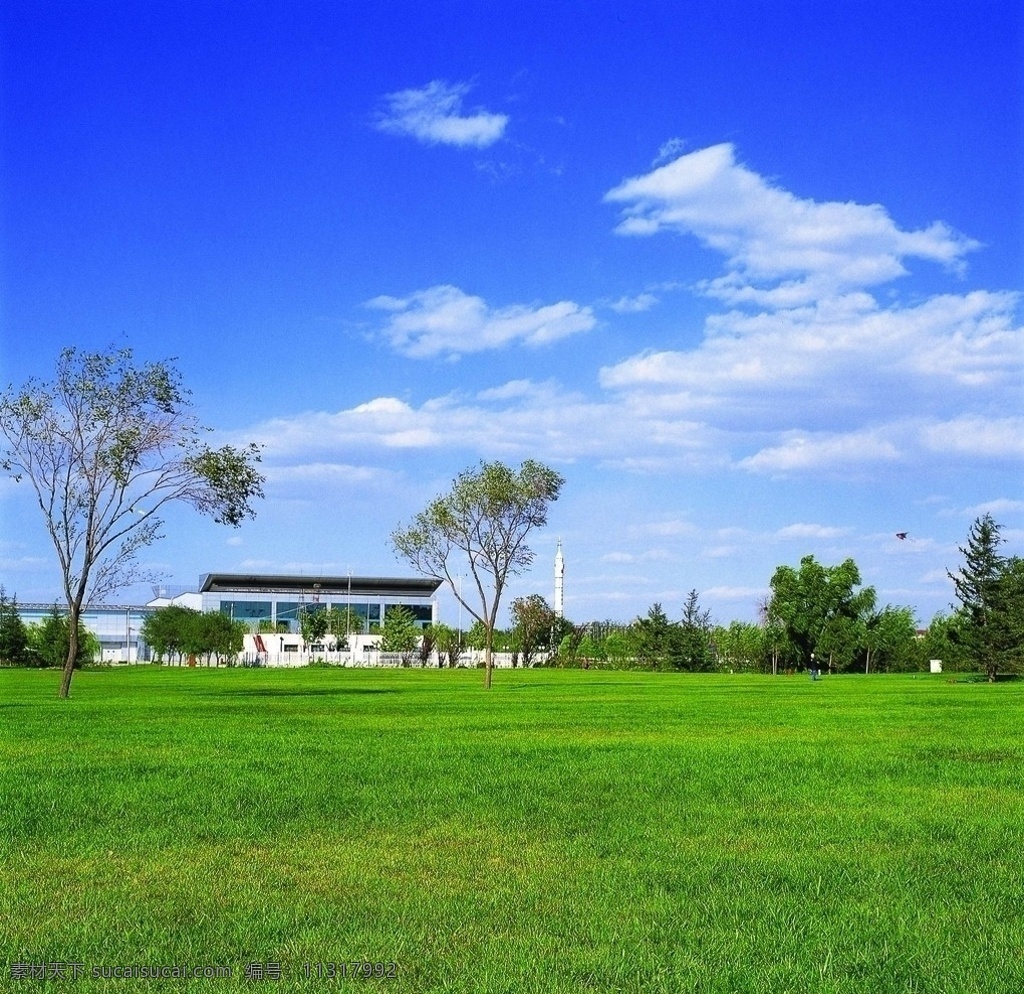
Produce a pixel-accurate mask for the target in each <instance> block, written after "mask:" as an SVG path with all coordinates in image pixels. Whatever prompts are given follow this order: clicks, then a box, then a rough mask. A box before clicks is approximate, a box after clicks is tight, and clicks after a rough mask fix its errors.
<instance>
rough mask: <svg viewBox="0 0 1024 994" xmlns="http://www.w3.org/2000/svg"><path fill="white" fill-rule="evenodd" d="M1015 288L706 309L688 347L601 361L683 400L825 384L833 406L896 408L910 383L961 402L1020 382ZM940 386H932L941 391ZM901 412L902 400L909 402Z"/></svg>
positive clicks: (1023, 348) (1022, 334) (912, 388)
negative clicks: (889, 303)
mask: <svg viewBox="0 0 1024 994" xmlns="http://www.w3.org/2000/svg"><path fill="white" fill-rule="evenodd" d="M1017 304H1018V297H1017V295H1016V294H1012V293H989V292H985V291H974V292H972V293H968V294H966V295H963V296H956V295H949V294H944V295H941V296H937V297H933V298H931V299H930V300H927V301H925V302H924V303H921V304H917V305H916V306H912V307H898V306H894V307H890V308H881V307H879V306H878V305H877V304H876V302H875V301H874V300H873V298H871V297H870V296H869V295H868V294H864V293H857V294H847V295H845V296H842V297H831V298H826V299H823V300H821V301H817V302H815V303H814V304H811V305H807V306H802V307H797V308H791V309H788V310H777V311H766V312H761V313H757V314H748V313H743V312H740V311H729V312H727V313H723V314H714V315H711V316H710V317H709V318H708V319H707V322H706V325H705V337H704V339H703V341H702V342H701V343H700V345H698V347H697V348H695V349H692V350H690V351H686V352H683V351H660V352H643V353H640V354H639V355H635V356H632V357H631V358H629V359H626V360H624V361H622V362H620V363H618V364H617V365H614V366H609V367H605V368H603V369H602V370H601V372H600V377H601V382H602V384H603V385H604V386H606V387H609V388H613V389H625V390H630V389H635V388H638V387H642V388H644V389H645V390H650V389H657V390H659V391H661V392H663V393H664V392H668V393H671V394H672V395H673V396H674V398H675V400H676V403H677V405H678V407H679V408H680V409H686V408H688V407H689V408H694V409H698V408H706V407H708V406H711V405H723V406H728V407H730V408H735V407H736V406H737V404H738V403H741V402H748V403H749V402H751V401H754V402H755V403H757V404H758V406H763V404H762V403H761V402H763V401H765V400H766V399H770V400H771V402H772V404H773V405H774V406H775V407H776V408H778V403H777V400H778V398H779V396H780V395H782V394H788V395H790V396H792V397H797V396H808V395H810V396H813V397H814V398H816V399H818V398H821V396H822V394H823V393H826V392H827V393H828V395H829V396H828V407H829V409H831V410H835V409H837V408H839V409H841V408H847V407H853V408H857V407H865V406H870V407H871V408H872V410H877V408H878V405H879V404H881V405H882V406H883V407H885V406H889V407H891V408H898V409H901V410H903V409H904V408H905V407H906V405H907V402H908V401H909V400H911V399H913V398H914V396H915V394H918V393H924V394H926V395H928V396H941V397H943V398H944V399H945V401H946V403H947V404H948V403H956V404H958V405H959V404H960V403H961V402H962V401H963V400H964V399H965V398H967V397H974V396H983V395H984V391H993V390H998V391H1001V392H1003V393H1004V394H1005V395H1007V396H1008V397H1009V396H1010V395H1012V394H1013V393H1015V392H1019V384H1020V382H1021V380H1022V378H1024V328H1022V327H1021V326H1019V325H1018V324H1016V323H1015V320H1014V311H1015V308H1016V306H1017ZM940 390H941V393H939V391H940ZM908 413H909V412H908Z"/></svg>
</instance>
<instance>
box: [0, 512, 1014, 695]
mask: <svg viewBox="0 0 1024 994" xmlns="http://www.w3.org/2000/svg"><path fill="white" fill-rule="evenodd" d="M1002 542H1003V540H1002V537H1001V529H1000V526H999V525H998V524H997V523H996V522H995V521H994V520H993V519H992V518H991V516H990V515H984V516H982V517H980V518H978V519H977V520H976V521H975V522H974V524H973V525H972V526H971V529H970V531H969V533H968V538H967V542H966V544H965V545H964V546H961V547H960V552H961V555H962V556H963V563H962V565H961V566H960V568H959V569H957V570H956V571H950V572H949V576H950V578H951V580H952V581H953V584H954V589H955V591H956V596H957V600H958V604H957V605H955V606H951V610H950V611H949V612H943V613H940V614H938V615H936V617H935V618H933V619H932V622H931V624H930V625H929V626H928V628H927V629H926V630H924V631H920V630H919V629H918V628H917V627H916V622H915V618H914V613H913V611H912V610H911V609H910V608H909V607H902V606H893V605H884V606H881V607H880V606H879V605H878V598H877V594H876V591H875V590H874V588H873V587H870V586H863V585H862V583H861V576H860V571H859V569H858V567H857V564H856V563H855V562H854V560H852V559H846V560H845V561H843V562H842V563H840V564H838V565H836V566H825V565H823V564H821V563H819V562H818V561H817V560H816V559H815V558H814V557H813V556H805V557H804V558H803V559H801V560H800V563H799V566H797V567H793V566H779V567H778V568H777V569H776V570H775V573H774V574H773V576H772V578H771V583H770V589H771V593H770V595H769V596H768V597H767V598H766V599H765V600H764V601H763V603H762V604H761V605H760V611H759V620H758V622H756V623H754V622H743V621H732V622H730V623H729V624H727V625H722V624H716V623H715V622H713V621H712V618H711V613H710V611H708V610H706V609H704V608H702V607H701V605H700V601H699V594H698V592H697V591H696V590H691V591H690V593H689V595H688V596H687V598H686V601H685V603H684V604H683V606H682V609H681V611H680V614H679V616H678V617H677V618H675V619H672V618H670V617H669V616H668V614H667V613H666V611H665V610H664V608H663V607H662V605H661V604H657V603H656V604H653V605H652V606H651V608H650V609H649V610H648V612H647V613H646V615H644V616H642V617H638V618H636V619H634V620H633V621H632V622H631V623H629V624H622V623H618V622H613V621H603V622H596V621H595V622H589V623H587V624H573V622H571V621H570V620H568V619H566V618H563V617H559V616H557V615H556V613H555V612H554V610H553V609H552V608H551V607H550V605H549V604H548V603H547V601H546V600H545V599H544V598H543V597H541V596H540V595H537V594H533V595H530V596H527V597H519V598H516V599H515V600H514V601H513V602H512V604H511V612H510V613H511V620H512V624H511V625H510V627H509V628H507V629H498V628H493V629H492V630H491V631H490V632H488V631H487V626H486V625H485V623H484V621H483V620H480V619H477V620H475V622H474V624H473V625H472V627H470V628H469V629H468V630H467V631H461V630H456V629H454V628H452V627H451V626H448V625H444V624H437V625H434V626H432V627H427V628H421V627H419V625H418V624H417V623H416V619H415V617H414V616H413V614H412V612H411V611H409V610H408V609H406V608H404V607H400V606H399V607H393V608H391V609H389V610H388V611H387V612H386V613H385V616H384V621H383V623H382V624H381V625H379V626H376V625H374V626H372V627H371V633H372V634H375V635H378V636H379V641H378V647H379V649H380V650H381V651H382V652H384V653H388V654H393V655H395V656H397V657H398V658H399V659H400V661H401V662H402V664H404V665H416V664H418V665H420V666H434V665H436V666H439V667H445V666H449V667H452V666H457V665H460V663H461V661H462V658H463V654H464V652H465V651H466V650H467V649H475V650H479V651H484V652H486V650H487V648H488V646H490V648H491V650H492V651H494V652H501V653H507V654H511V657H512V665H513V666H522V667H531V666H580V667H613V668H639V669H650V670H676V671H685V672H698V673H699V672H712V671H719V672H762V673H780V672H794V671H798V670H806V669H809V668H811V667H812V666H813V667H816V668H818V669H820V670H822V671H823V672H831V673H851V672H862V673H871V672H909V671H918V670H926V669H927V668H928V662H929V660H931V659H941V660H942V661H943V665H944V668H945V669H947V670H952V671H961V672H962V671H973V670H979V669H980V670H981V671H982V672H983V673H985V674H986V675H987V677H988V678H989V679H990V680H994V679H995V678H996V677H997V675H998V674H1000V673H1006V674H1014V673H1020V672H1024V560H1022V559H1021V558H1020V557H1018V556H1009V557H1006V556H1003V555H1002V554H1001V553H1000V546H1001V545H1002ZM298 625H299V630H300V632H301V634H302V636H303V639H304V640H305V641H306V643H307V644H318V643H320V642H321V641H324V640H325V639H326V640H329V641H330V642H331V644H332V646H333V647H335V648H342V649H343V648H346V647H347V639H348V637H349V635H351V634H352V633H353V632H357V631H362V629H363V619H362V618H361V617H360V616H358V615H356V614H355V613H354V612H351V611H350V610H341V609H337V608H330V607H327V608H320V609H316V610H307V611H303V612H301V613H300V615H299V619H298ZM259 627H263V628H265V627H267V626H266V625H261V626H259ZM249 630H250V627H249V625H248V624H247V623H245V622H242V621H234V620H232V619H231V618H229V617H228V616H227V615H224V614H217V613H214V614H203V613H202V612H200V611H195V610H192V609H190V608H185V607H179V606H170V607H167V608H162V609H160V610H157V611H155V612H153V613H152V614H150V615H148V616H147V617H146V619H145V621H144V623H143V625H142V628H141V632H140V634H141V636H142V638H143V639H144V641H145V642H146V643H147V644H148V645H149V646H151V647H152V649H153V651H154V653H155V654H156V658H157V660H159V661H166V662H177V663H178V664H181V663H182V662H183V661H184V660H187V659H188V658H189V657H196V658H197V659H202V660H203V661H205V662H206V663H207V664H210V663H213V664H214V665H220V664H222V663H229V664H230V663H231V662H233V661H234V660H235V659H236V658H237V655H238V653H239V652H241V650H242V646H243V638H244V636H245V634H246V633H247V632H248V631H249ZM69 641H70V635H69V632H68V618H67V616H66V615H65V614H62V613H61V612H60V611H58V610H57V608H56V607H55V608H54V610H53V611H52V612H51V614H50V615H49V616H48V617H47V618H46V619H44V620H43V621H42V622H40V623H38V624H35V625H28V626H26V625H24V624H23V623H22V622H21V619H20V617H19V614H18V610H17V600H16V598H14V599H11V598H8V597H7V595H6V593H5V592H4V590H3V588H2V587H0V662H3V663H5V664H7V665H39V666H56V665H62V662H63V658H64V656H62V654H65V656H66V653H67V650H68V643H69ZM77 642H78V650H77V653H78V655H77V663H78V665H81V663H82V662H83V661H89V660H90V659H92V658H94V657H95V656H96V655H98V652H99V644H98V642H96V639H95V637H94V636H91V635H90V634H89V633H88V632H87V631H86V630H85V629H84V627H82V626H81V625H80V630H79V637H78V640H77Z"/></svg>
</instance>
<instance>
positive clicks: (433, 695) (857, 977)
mask: <svg viewBox="0 0 1024 994" xmlns="http://www.w3.org/2000/svg"><path fill="white" fill-rule="evenodd" d="M58 681H59V675H58V674H56V673H52V672H35V671H10V670H7V671H0V947H2V948H0V971H2V972H0V990H21V991H39V990H44V989H45V990H54V991H56V990H72V989H73V990H83V991H86V990H95V991H100V990H104V991H108V990H109V991H132V990H190V991H218V990H226V989H236V988H244V989H251V990H267V991H271V990H273V991H286V990H299V989H305V990H308V989H337V990H347V991H373V990H377V991H380V990H387V991H395V992H397V991H416V992H419V991H424V992H426V991H465V992H474V994H475V992H481V994H485V992H499V991H509V992H513V991H536V992H570V991H571V992H577V991H635V992H659V991H664V992H691V991H693V992H731V991H737V992H739V991H763V992H766V994H767V992H772V994H781V992H786V991H791V992H795V994H796V992H799V994H804V992H817V991H829V992H832V991H835V992H847V991H849V992H854V991H856V992H866V994H885V992H897V991H899V992H943V994H947V992H948V994H968V992H979V994H981V992H984V994H997V992H1003V991H1005V992H1014V994H1017V992H1020V991H1021V990H1024V862H1022V857H1024V792H1022V786H1024V777H1022V773H1024V744H1022V738H1021V733H1022V728H1024V721H1022V719H1024V684H1022V683H1009V684H998V685H994V686H990V685H986V684H950V683H947V682H946V681H945V679H943V678H942V677H926V676H919V677H917V678H914V677H909V676H907V677H904V676H899V677H879V676H872V677H868V678H864V677H833V678H826V679H823V680H821V681H820V682H818V683H812V682H810V681H809V680H807V679H806V678H802V677H778V678H774V679H773V678H770V677H743V676H679V675H671V674H647V673H612V672H595V671H589V672H582V671H567V672H563V671H552V670H538V671H529V672H522V671H518V672H507V671H499V672H498V673H496V675H495V686H494V688H493V690H491V691H490V692H489V693H488V692H485V691H484V690H483V689H482V687H481V682H482V679H481V675H480V674H479V673H478V672H474V671H443V672H438V671H426V672H423V671H418V670H387V671H366V670H340V669H339V670H333V669H309V670H189V669H177V668H175V669H169V668H149V667H140V668H132V669H125V670H117V671H111V672H100V671H97V672H83V673H80V674H77V675H76V677H75V681H74V683H73V685H72V698H71V700H70V701H60V700H57V699H56V696H55V695H56V691H57V686H58ZM353 961H363V962H370V963H393V964H396V966H395V967H394V970H395V972H397V976H396V977H392V978H385V979H373V978H369V979H364V978H358V979H345V980H338V979H335V980H327V979H320V980H317V979H316V972H317V966H316V964H321V963H323V964H330V963H343V962H344V963H351V962H353ZM55 962H65V963H80V964H82V966H83V968H84V971H85V973H86V976H84V977H82V978H80V979H78V980H77V981H71V980H54V981H52V982H47V983H45V984H43V983H40V982H39V981H38V980H18V979H14V978H12V976H11V964H17V963H34V964H42V963H51V964H52V963H55ZM249 963H259V964H280V969H281V979H280V980H273V979H264V980H248V979H246V977H245V976H244V971H245V966H246V964H249ZM133 964H135V965H143V966H153V965H158V966H164V965H175V964H182V965H186V966H191V967H197V966H203V965H218V964H220V965H225V966H230V967H232V970H233V977H232V979H230V980H198V979H193V980H191V981H181V980H165V981H160V982H156V981H151V980H126V979H102V978H101V979H92V978H91V977H90V976H89V974H90V973H91V971H92V969H93V968H94V967H96V968H107V969H109V968H112V967H115V966H129V965H133ZM306 964H309V966H308V967H307V966H306ZM323 969H324V970H325V971H326V970H328V969H329V968H323ZM307 971H308V972H309V973H310V974H311V977H310V979H309V980H307V979H306V973H307Z"/></svg>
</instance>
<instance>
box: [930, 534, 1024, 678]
mask: <svg viewBox="0 0 1024 994" xmlns="http://www.w3.org/2000/svg"><path fill="white" fill-rule="evenodd" d="M1000 532H1001V529H1000V526H999V525H998V524H996V522H995V521H993V519H992V516H991V515H990V514H985V515H982V517H980V518H977V519H975V521H974V524H973V525H972V526H971V529H970V531H969V532H968V535H967V545H965V546H960V553H961V554H962V555H963V557H964V565H963V566H962V567H961V568H960V570H959V572H957V573H949V577H950V579H952V581H953V585H954V587H955V588H956V596H957V599H958V600H959V601H960V604H961V607H960V613H961V615H962V617H963V622H964V623H963V625H962V626H961V628H960V637H961V638H962V639H963V642H964V645H965V648H966V649H967V651H968V652H969V653H970V654H971V656H972V657H973V658H974V660H975V663H976V665H978V666H980V667H981V669H982V670H983V671H984V672H985V673H987V674H988V678H989V680H995V678H996V674H997V673H998V672H999V670H1000V669H1003V670H1005V671H1013V672H1017V671H1019V670H1020V669H1021V667H1022V660H1021V652H1022V650H1021V638H1020V636H1021V629H1022V627H1024V618H1022V613H1024V588H1022V583H1024V580H1022V576H1021V570H1022V568H1024V567H1022V566H1021V560H1020V559H1018V558H1017V557H1013V558H1010V559H1006V558H1004V557H1003V556H1002V555H1000V553H999V546H1000V545H1001V544H1002V542H1003V538H1002V535H1001V534H1000Z"/></svg>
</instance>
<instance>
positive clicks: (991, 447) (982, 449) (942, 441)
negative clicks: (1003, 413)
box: [921, 414, 1024, 459]
mask: <svg viewBox="0 0 1024 994" xmlns="http://www.w3.org/2000/svg"><path fill="white" fill-rule="evenodd" d="M921 437H922V441H923V443H924V445H925V448H927V449H929V450H930V451H931V452H937V453H945V454H948V455H960V456H980V457H982V458H993V459H1002V458H1008V459H1020V458H1024V418H1022V417H1009V418H988V417H984V416H983V415H977V414H964V415H962V416H961V417H957V418H952V419H951V420H949V421H944V422H939V423H936V424H931V425H928V426H926V427H925V428H923V429H922V431H921Z"/></svg>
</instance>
